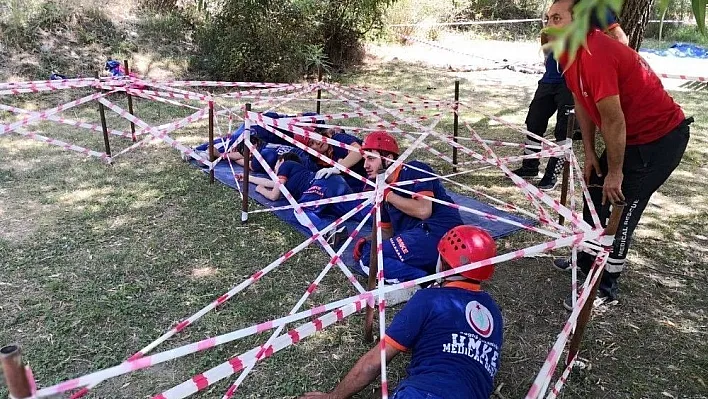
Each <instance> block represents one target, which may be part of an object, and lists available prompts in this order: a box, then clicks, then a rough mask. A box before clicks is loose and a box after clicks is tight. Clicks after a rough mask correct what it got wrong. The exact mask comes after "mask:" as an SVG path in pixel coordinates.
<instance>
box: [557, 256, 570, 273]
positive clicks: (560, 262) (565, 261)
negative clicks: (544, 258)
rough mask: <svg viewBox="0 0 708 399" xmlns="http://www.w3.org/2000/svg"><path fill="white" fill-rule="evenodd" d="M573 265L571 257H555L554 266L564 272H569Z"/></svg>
mask: <svg viewBox="0 0 708 399" xmlns="http://www.w3.org/2000/svg"><path fill="white" fill-rule="evenodd" d="M572 266H573V265H572V264H571V262H570V258H558V259H553V267H555V268H556V269H557V270H560V271H562V272H569V271H570V269H571V268H572Z"/></svg>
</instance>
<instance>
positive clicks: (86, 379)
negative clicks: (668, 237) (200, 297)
mask: <svg viewBox="0 0 708 399" xmlns="http://www.w3.org/2000/svg"><path fill="white" fill-rule="evenodd" d="M334 225H335V223H332V224H331V225H330V226H328V227H327V228H326V229H323V230H322V233H324V232H326V231H329V230H331V228H333V227H334ZM600 236H602V230H599V229H598V230H594V231H591V232H583V233H578V234H574V235H571V236H566V237H561V238H558V239H555V240H553V241H550V242H547V243H542V244H537V245H534V246H531V247H528V248H524V249H519V250H516V251H512V252H508V253H505V254H502V255H497V256H495V257H493V258H490V259H485V260H483V261H479V262H474V263H470V264H467V265H462V266H459V267H457V268H454V269H449V270H446V271H444V272H439V273H435V274H433V275H430V276H426V277H421V278H419V279H415V280H411V281H407V282H404V283H399V284H393V285H389V286H385V287H384V288H383V290H373V291H367V292H364V293H362V294H359V295H355V296H352V297H348V298H344V299H341V300H338V301H334V302H331V303H329V304H326V305H321V306H318V307H316V308H313V309H310V310H306V311H302V312H299V313H296V314H294V315H291V316H285V317H281V318H279V319H274V320H270V321H267V322H264V323H260V324H258V325H255V326H251V327H247V328H244V329H241V330H238V331H234V332H232V333H228V334H225V335H223V336H220V337H217V338H208V339H205V340H202V341H199V342H197V343H193V344H190V345H186V346H184V347H181V348H177V349H172V350H169V351H166V352H161V353H158V354H156V355H152V356H149V357H144V358H143V355H144V353H147V352H148V351H149V350H151V349H152V348H154V347H155V346H157V345H158V344H159V343H158V341H160V340H161V341H162V342H164V339H160V340H158V341H155V342H154V343H153V344H151V345H149V346H148V347H146V348H144V349H143V350H141V351H140V352H138V353H136V354H135V355H133V356H132V357H131V359H130V360H128V361H127V362H124V363H121V364H120V365H118V366H114V367H111V368H109V369H105V370H101V371H98V372H95V373H91V374H88V375H86V376H83V377H79V378H75V379H72V380H69V381H66V382H63V383H61V384H57V385H54V386H52V387H48V388H44V389H41V390H39V391H38V392H37V397H46V396H50V395H56V394H58V393H62V392H66V391H69V390H72V389H76V388H78V387H81V386H86V385H94V384H96V383H99V382H101V381H104V380H106V379H108V378H112V377H115V376H118V375H123V374H127V373H129V372H132V371H135V370H139V369H142V368H145V367H149V366H151V365H154V364H157V363H161V362H164V361H168V360H172V359H175V358H178V357H182V356H186V355H188V354H191V353H195V352H198V351H200V350H205V349H208V348H211V347H214V346H216V345H220V344H221V343H226V342H231V341H233V340H236V339H239V338H243V337H246V336H249V335H253V334H257V333H260V332H263V331H267V330H269V329H272V328H275V327H278V326H281V325H284V324H289V323H292V322H295V321H298V320H302V319H304V318H308V317H312V316H315V315H318V314H321V313H324V312H328V311H331V310H333V309H337V308H340V307H344V306H347V305H351V304H353V303H359V304H361V305H363V304H364V303H367V302H370V301H373V300H374V298H375V297H376V296H377V295H384V294H386V293H389V292H393V291H396V290H400V289H404V288H410V287H413V286H415V285H420V284H424V283H427V282H431V281H435V280H437V279H440V278H445V277H449V276H452V275H455V274H459V273H462V272H465V271H469V270H473V269H477V268H479V267H484V266H488V265H492V264H498V263H501V262H507V261H510V260H514V259H520V258H522V257H528V256H533V255H536V254H539V253H542V252H548V251H551V250H554V249H558V248H563V247H567V246H571V245H578V244H579V243H581V242H583V241H589V240H595V239H598V238H599V237H600ZM312 242H314V237H310V238H308V239H307V240H305V241H303V242H302V243H301V244H300V245H298V246H297V247H295V248H294V249H292V250H290V251H288V252H286V253H285V254H284V255H283V256H281V258H279V259H278V260H276V261H275V262H273V263H272V264H271V265H270V266H268V267H266V268H264V269H262V270H261V271H259V272H257V273H255V274H254V275H253V276H252V277H251V278H249V279H248V280H246V281H244V282H242V283H241V284H239V286H237V287H235V288H234V289H232V290H231V291H229V292H228V293H226V294H224V295H222V296H221V297H219V298H218V299H217V300H215V301H214V302H212V304H210V305H209V306H207V307H205V308H204V309H202V311H200V312H198V313H197V314H195V316H193V317H196V316H197V315H199V317H201V316H203V315H204V314H206V313H207V312H208V311H210V310H212V309H214V308H216V306H218V305H221V304H223V303H224V302H226V301H227V300H228V299H229V298H231V297H233V295H235V294H236V293H237V292H240V290H242V289H244V288H246V287H247V286H249V285H250V284H251V283H253V282H255V281H257V280H258V279H260V278H261V277H263V275H265V274H266V273H267V272H269V271H271V270H272V269H274V268H275V267H276V266H278V265H279V264H281V263H282V262H284V261H285V260H287V259H289V258H291V257H292V256H293V255H294V254H296V253H297V252H299V251H301V250H302V249H304V248H305V247H306V246H308V245H310V244H311V243H312ZM239 287H241V289H240V290H238V288H239ZM199 317H196V319H198V318H199ZM196 319H194V320H196ZM190 320H192V318H190V319H187V320H185V321H183V322H180V323H179V324H178V325H177V326H176V327H175V328H173V329H171V330H170V332H171V333H172V334H171V335H170V336H172V335H174V334H175V333H176V332H178V331H177V329H179V331H182V330H183V329H184V328H186V327H187V326H189V325H190V324H191V322H190ZM161 338H162V337H161ZM165 339H166V338H165ZM160 343H161V342H160ZM199 348H201V349H199ZM254 355H255V353H254Z"/></svg>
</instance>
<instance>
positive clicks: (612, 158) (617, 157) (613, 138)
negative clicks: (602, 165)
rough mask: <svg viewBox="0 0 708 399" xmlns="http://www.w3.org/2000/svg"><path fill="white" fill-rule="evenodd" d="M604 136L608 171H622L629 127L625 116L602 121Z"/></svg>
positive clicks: (609, 172) (613, 172)
mask: <svg viewBox="0 0 708 399" xmlns="http://www.w3.org/2000/svg"><path fill="white" fill-rule="evenodd" d="M602 138H603V139H604V140H605V150H606V151H607V173H608V174H616V173H622V165H624V150H625V147H626V144H627V128H626V125H625V121H624V118H617V119H613V120H609V121H604V120H603V122H602Z"/></svg>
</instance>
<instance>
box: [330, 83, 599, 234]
mask: <svg viewBox="0 0 708 399" xmlns="http://www.w3.org/2000/svg"><path fill="white" fill-rule="evenodd" d="M334 90H336V91H340V92H344V93H345V94H346V91H344V90H341V89H338V88H334ZM371 104H372V105H374V106H376V107H378V108H379V109H382V110H384V111H387V112H388V113H390V114H391V115H393V116H394V117H398V113H397V112H396V111H394V110H388V109H386V108H385V107H383V106H381V105H379V104H377V103H376V102H374V101H371ZM411 125H412V126H413V127H417V128H422V126H420V125H417V124H411ZM465 125H466V126H467V128H468V129H469V130H470V132H471V133H472V134H473V135H474V136H475V137H476V138H477V139H478V140H482V139H481V137H479V136H478V135H477V133H476V132H475V131H474V129H472V127H471V126H470V125H469V124H468V123H466V122H465ZM432 134H433V135H435V136H437V137H439V138H441V139H443V140H445V141H446V142H447V143H448V144H450V145H452V146H454V147H457V148H458V149H460V150H462V151H463V152H464V153H466V154H467V155H470V156H472V157H474V158H477V159H479V160H483V159H484V157H482V156H481V155H479V154H476V153H475V152H473V151H471V150H469V149H467V148H466V147H464V146H462V145H461V144H459V143H457V142H455V141H454V140H452V139H447V138H446V136H445V135H441V134H439V133H437V132H432ZM549 143H550V142H549ZM550 144H551V145H550V147H551V148H562V147H560V146H558V145H557V144H555V143H550ZM481 145H482V146H483V147H485V149H486V150H488V151H490V152H491V153H492V154H494V152H493V151H492V150H491V148H489V146H487V145H486V144H485V143H483V142H481ZM490 161H491V162H490V163H492V164H495V165H497V166H499V167H500V168H501V169H502V170H503V171H504V173H505V174H507V176H509V177H510V178H511V179H512V181H513V182H514V183H515V184H516V185H517V186H518V187H519V188H520V189H521V190H522V192H529V193H530V194H532V195H533V197H536V198H539V199H540V200H541V201H543V202H544V203H546V204H547V205H548V206H551V207H552V208H553V209H554V210H556V211H557V212H559V213H560V214H562V215H563V216H564V217H565V218H567V219H568V220H570V221H571V223H574V224H579V225H581V228H583V230H586V231H587V230H589V229H591V228H592V227H591V226H590V225H588V224H587V223H584V222H583V221H582V220H581V219H578V217H577V216H575V214H574V213H573V212H570V210H568V208H566V207H565V206H562V205H561V204H560V203H559V202H558V201H557V200H555V199H553V198H551V197H550V196H549V195H548V194H546V193H543V192H541V191H540V190H538V189H537V188H536V187H534V186H533V185H530V184H529V183H528V182H526V181H525V180H524V179H522V178H520V177H518V176H516V175H513V174H512V173H511V171H510V170H509V169H508V168H506V166H503V165H502V164H501V161H500V160H499V159H490ZM512 175H513V176H512Z"/></svg>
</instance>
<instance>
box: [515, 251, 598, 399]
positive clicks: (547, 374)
mask: <svg viewBox="0 0 708 399" xmlns="http://www.w3.org/2000/svg"><path fill="white" fill-rule="evenodd" d="M608 256H609V252H607V251H605V252H604V253H602V254H601V255H600V256H598V257H597V258H595V264H594V265H593V268H592V269H591V270H593V273H592V274H590V275H588V277H587V280H588V281H589V284H588V287H592V286H593V285H594V284H595V282H596V281H597V279H598V278H600V275H601V274H602V270H603V268H604V267H605V263H606V262H607V257H608ZM590 291H591V290H589V289H586V290H583V292H582V293H581V294H580V297H579V298H578V302H577V303H576V305H575V307H574V308H573V311H572V312H571V314H570V316H569V317H568V320H567V321H566V323H565V325H564V326H563V330H562V331H561V333H560V334H559V335H558V338H557V339H556V342H555V344H554V345H553V347H552V348H551V351H550V352H549V353H548V357H547V358H546V361H545V362H544V363H543V366H542V367H541V371H539V373H538V375H537V376H536V379H535V380H534V382H533V384H532V385H531V388H530V389H529V391H528V393H527V394H526V399H537V398H540V397H543V396H544V395H545V393H546V389H545V387H547V386H548V384H549V383H550V381H551V379H552V378H553V374H554V372H555V370H556V367H557V365H558V361H559V360H560V356H561V354H562V353H563V348H564V347H565V344H566V343H567V342H568V339H569V337H570V334H571V332H572V331H573V329H574V328H575V325H576V323H577V320H578V316H579V315H580V311H581V310H582V308H583V306H585V302H587V299H588V297H589V296H590Z"/></svg>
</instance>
